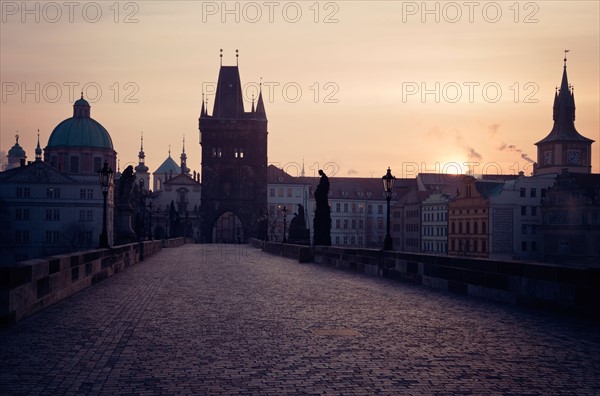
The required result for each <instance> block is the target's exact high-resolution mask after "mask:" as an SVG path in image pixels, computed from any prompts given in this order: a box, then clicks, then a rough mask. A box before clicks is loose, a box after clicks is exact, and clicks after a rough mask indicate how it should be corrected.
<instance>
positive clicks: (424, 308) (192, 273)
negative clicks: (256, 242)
mask: <svg viewBox="0 0 600 396" xmlns="http://www.w3.org/2000/svg"><path fill="white" fill-rule="evenodd" d="M599 329H600V325H599V324H597V323H593V322H588V321H585V320H583V319H579V318H573V317H568V316H561V315H557V314H551V313H542V312H538V311H532V310H525V309H521V308H517V307H514V306H509V305H502V304H495V303H490V302H486V301H481V300H477V299H473V298H468V297H464V296H459V295H454V294H448V293H442V292H438V291H433V290H430V289H426V288H423V287H420V286H412V285H407V284H403V283H397V282H393V281H388V280H385V279H379V278H371V277H367V276H364V275H357V274H353V273H349V272H344V271H341V270H335V269H329V268H325V267H320V266H317V265H314V264H298V263H297V262H295V261H292V260H288V259H282V258H279V257H274V256H270V255H267V254H265V253H262V252H260V250H256V249H253V248H251V247H248V246H231V245H230V246H227V245H185V246H183V247H180V248H175V249H165V250H163V251H162V252H160V253H158V254H157V255H155V256H153V257H151V258H149V259H147V260H146V261H145V262H143V263H141V264H139V265H136V266H133V267H130V268H128V269H127V270H125V271H123V272H121V273H119V274H118V275H117V276H115V277H113V278H110V279H108V280H106V281H104V282H101V283H100V284H98V285H96V286H94V287H92V288H89V289H86V290H84V291H82V292H80V293H79V294H77V295H75V296H73V297H71V298H69V299H68V300H66V301H64V302H62V303H60V304H57V305H54V306H52V307H50V308H48V309H46V310H45V311H43V312H41V313H39V314H37V315H35V316H32V317H30V318H28V319H25V320H24V321H22V322H19V323H18V324H16V325H14V326H11V327H8V328H2V329H0V394H2V395H9V394H23V395H25V394H46V395H56V394H73V395H81V394H106V395H116V394H128V395H134V394H139V395H150V394H193V395H206V394H210V395H222V394H223V395H230V394H233V395H238V394H239V395H247V394H267V395H285V394H344V395H365V394H415V395H421V394H440V395H442V394H477V395H482V394H519V395H523V394H544V395H548V394H576V395H582V394H590V395H591V394H596V395H597V394H600V331H599Z"/></svg>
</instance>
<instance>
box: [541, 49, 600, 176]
mask: <svg viewBox="0 0 600 396" xmlns="http://www.w3.org/2000/svg"><path fill="white" fill-rule="evenodd" d="M567 52H568V51H565V59H564V66H563V75H562V82H561V84H560V89H559V90H557V92H556V93H555V95H554V109H553V110H554V111H553V117H552V118H553V120H554V126H553V127H552V130H551V131H550V133H549V134H548V136H546V137H545V138H544V139H542V140H540V141H539V142H537V143H536V146H537V147H538V154H537V164H536V168H535V174H536V175H545V174H548V173H561V171H562V169H567V170H568V171H569V172H572V173H591V171H592V143H593V142H594V141H593V140H592V139H588V138H586V137H585V136H582V135H580V134H579V132H577V130H576V129H575V94H574V89H573V86H571V85H569V80H568V79H567V56H566V53H567Z"/></svg>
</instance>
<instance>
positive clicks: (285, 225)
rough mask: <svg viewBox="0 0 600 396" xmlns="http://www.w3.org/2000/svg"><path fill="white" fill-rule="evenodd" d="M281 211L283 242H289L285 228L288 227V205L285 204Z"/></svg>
mask: <svg viewBox="0 0 600 396" xmlns="http://www.w3.org/2000/svg"><path fill="white" fill-rule="evenodd" d="M281 213H283V243H287V238H286V237H285V229H286V228H287V207H286V206H285V205H283V209H281Z"/></svg>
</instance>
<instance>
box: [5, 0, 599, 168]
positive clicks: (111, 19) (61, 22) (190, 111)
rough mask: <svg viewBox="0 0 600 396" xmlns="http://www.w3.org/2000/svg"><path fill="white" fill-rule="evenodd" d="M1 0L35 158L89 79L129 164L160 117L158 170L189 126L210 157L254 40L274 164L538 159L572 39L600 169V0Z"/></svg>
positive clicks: (251, 70) (513, 164) (153, 157)
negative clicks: (206, 138) (213, 124)
mask: <svg viewBox="0 0 600 396" xmlns="http://www.w3.org/2000/svg"><path fill="white" fill-rule="evenodd" d="M0 4H1V9H2V20H1V23H0V33H1V34H0V62H1V67H0V79H1V83H2V98H1V102H0V106H1V107H0V149H1V150H2V151H3V154H2V155H3V156H5V155H6V153H5V152H6V151H7V150H8V149H9V148H10V147H11V146H12V145H13V144H14V135H15V133H16V131H18V133H19V135H20V136H21V138H20V143H21V145H22V146H23V147H24V148H25V150H26V151H27V155H28V159H30V160H33V157H34V152H33V150H34V147H35V144H36V133H37V132H36V131H37V129H39V130H40V138H41V143H42V147H45V145H46V142H47V140H48V137H49V136H50V133H51V132H52V130H53V129H54V127H55V126H56V125H57V124H58V123H59V122H61V121H62V120H63V119H65V118H68V117H71V116H72V102H73V101H74V100H75V99H76V98H78V96H79V92H80V91H81V89H82V88H83V87H85V90H84V91H85V92H84V93H85V97H86V99H88V100H89V101H90V103H91V105H92V110H91V111H92V114H91V115H92V117H93V118H94V119H96V120H97V121H98V122H100V123H101V124H102V125H103V126H104V127H105V128H106V129H107V130H108V131H109V133H110V134H111V137H112V139H113V143H114V146H115V150H116V151H117V152H118V158H119V159H120V163H121V168H122V169H123V168H124V167H125V166H126V165H127V164H131V163H137V153H138V151H139V142H140V133H141V132H142V131H143V133H144V149H145V152H146V164H147V165H148V166H149V167H150V172H152V171H154V170H155V169H156V168H157V167H158V166H159V165H160V163H162V161H163V160H164V159H165V158H166V157H167V153H168V146H169V145H171V147H172V148H171V151H172V156H173V157H174V158H175V159H176V161H177V162H178V161H179V159H178V158H179V155H180V153H181V144H182V139H183V136H184V135H185V137H186V152H187V155H188V166H189V167H190V168H191V169H193V170H197V171H199V170H200V161H201V159H200V145H199V144H198V116H199V113H200V108H201V104H202V91H203V90H204V91H205V92H206V93H207V94H208V95H207V98H208V102H209V113H210V112H212V105H213V102H212V97H211V95H210V92H211V89H212V88H214V84H215V83H216V81H217V77H218V72H219V49H221V48H222V49H223V50H224V55H223V64H225V65H234V64H235V62H236V57H235V50H236V49H239V51H240V52H239V53H240V57H239V65H240V73H241V78H242V84H246V85H247V87H246V88H247V89H246V91H245V92H246V93H247V98H246V99H247V102H246V106H247V107H246V110H247V111H249V110H250V107H251V100H252V94H253V93H254V92H256V91H255V90H256V87H257V85H258V83H259V82H260V79H261V78H262V81H263V83H264V85H263V95H265V101H266V103H265V104H266V112H267V117H268V119H269V162H271V163H275V164H278V165H279V166H283V165H285V164H292V165H291V166H290V167H288V171H290V173H292V174H293V173H294V172H295V170H294V169H295V168H294V167H293V164H300V163H302V161H303V160H304V162H305V165H306V172H307V174H312V172H316V169H318V167H325V168H326V169H328V170H329V173H330V174H335V175H337V176H365V177H369V176H376V177H380V176H382V175H383V174H384V173H385V170H386V169H387V167H388V166H391V167H392V171H393V173H394V174H395V175H396V176H397V177H410V176H414V175H415V173H416V172H418V171H429V172H435V171H442V170H445V171H448V172H456V171H457V169H456V166H449V165H447V164H449V163H452V162H455V163H459V164H461V166H462V170H463V171H466V170H467V168H466V166H464V165H462V164H463V163H464V162H467V161H474V162H477V163H479V165H478V166H477V167H476V168H475V173H481V171H482V170H483V169H487V171H488V172H490V173H496V170H497V168H489V167H488V168H485V166H486V164H489V163H497V164H498V167H499V169H498V170H501V171H502V172H504V173H509V174H512V173H516V172H518V171H519V170H524V171H525V172H526V173H527V174H528V173H530V172H531V165H530V163H529V162H528V161H527V160H526V159H524V158H522V156H521V154H525V155H526V156H528V157H530V158H532V159H534V160H535V159H536V157H537V154H536V149H535V146H534V143H535V142H537V141H538V140H541V139H542V138H544V137H545V136H546V135H547V134H548V133H549V131H550V130H551V128H552V101H553V97H554V91H555V87H556V86H557V85H560V80H561V75H562V69H563V57H564V52H563V51H564V49H569V50H570V52H569V53H568V54H567V57H568V62H567V66H568V69H567V70H568V76H569V82H570V83H571V84H573V85H574V87H575V101H576V106H577V113H576V115H577V118H576V127H577V129H578V131H579V132H580V133H581V134H582V135H584V136H586V137H588V138H591V139H594V140H595V141H596V143H594V144H593V146H592V149H593V154H592V155H593V172H595V173H598V172H600V149H599V148H600V143H599V142H600V85H599V84H600V83H599V76H600V16H599V15H600V8H599V2H597V1H579V2H577V1H535V2H514V1H506V2H505V1H498V2H486V1H482V2H470V3H469V2H450V3H447V2H433V1H431V2H426V3H423V2H421V1H419V2H410V1H337V2H325V1H323V2H315V1H299V2H285V1H283V2H251V3H247V2H233V1H231V2H227V3H226V4H225V3H223V2H221V1H219V2H206V1H179V2H177V1H168V2H167V1H132V2H119V3H115V2H112V1H107V2H100V1H99V2H74V3H73V4H74V5H71V6H66V5H65V3H63V2H56V3H46V2H33V1H31V2H27V5H26V7H27V9H24V8H23V5H22V2H20V1H18V2H13V1H1V2H0ZM48 4H51V5H48ZM224 7H226V8H227V9H224ZM36 19H37V21H36ZM236 19H237V20H236ZM436 19H437V20H436ZM424 89H425V90H427V92H426V94H425V95H423V90H424ZM25 90H26V91H25ZM436 95H437V96H438V97H437V98H436ZM36 96H37V97H36ZM501 147H504V150H500V148H501ZM436 163H439V166H436ZM315 164H318V165H315ZM490 169H491V170H490ZM459 171H460V170H459Z"/></svg>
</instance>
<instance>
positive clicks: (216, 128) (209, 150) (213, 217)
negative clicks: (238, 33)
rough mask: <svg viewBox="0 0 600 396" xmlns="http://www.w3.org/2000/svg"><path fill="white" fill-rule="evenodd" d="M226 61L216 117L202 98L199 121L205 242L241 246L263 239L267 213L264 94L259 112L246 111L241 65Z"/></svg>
mask: <svg viewBox="0 0 600 396" xmlns="http://www.w3.org/2000/svg"><path fill="white" fill-rule="evenodd" d="M236 52H237V51H236ZM222 57H223V55H222V54H221V69H220V71H219V80H218V83H217V90H216V95H215V99H214V101H215V102H214V107H213V112H212V115H209V114H208V111H207V108H206V107H205V103H204V99H203V103H202V110H201V113H200V119H199V129H200V144H201V146H202V200H201V213H202V224H203V225H202V240H203V241H204V242H224V243H239V242H243V241H246V240H247V239H248V238H250V237H262V236H261V235H259V231H258V228H259V227H258V225H259V221H260V220H261V219H262V218H263V217H264V216H266V214H267V116H266V112H265V105H264V102H263V98H262V92H261V93H260V94H259V97H258V103H257V106H256V110H255V109H252V110H251V111H250V112H245V111H244V103H243V97H242V84H241V80H240V73H239V69H238V66H237V65H236V66H223V65H222ZM236 57H237V54H236Z"/></svg>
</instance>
